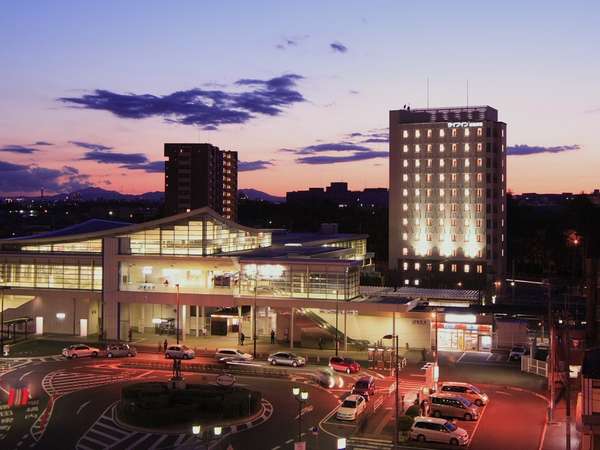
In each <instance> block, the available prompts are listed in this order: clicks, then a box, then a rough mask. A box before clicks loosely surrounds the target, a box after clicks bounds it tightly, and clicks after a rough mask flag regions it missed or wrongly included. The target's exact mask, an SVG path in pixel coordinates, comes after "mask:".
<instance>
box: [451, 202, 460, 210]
mask: <svg viewBox="0 0 600 450" xmlns="http://www.w3.org/2000/svg"><path fill="white" fill-rule="evenodd" d="M457 208H458V205H457V204H456V203H452V205H451V206H450V211H452V212H456V209H457Z"/></svg>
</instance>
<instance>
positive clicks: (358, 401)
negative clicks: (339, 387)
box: [335, 395, 367, 420]
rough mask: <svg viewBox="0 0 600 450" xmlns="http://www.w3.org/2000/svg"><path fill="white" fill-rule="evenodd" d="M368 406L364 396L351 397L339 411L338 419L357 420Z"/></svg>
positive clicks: (343, 403) (347, 398)
mask: <svg viewBox="0 0 600 450" xmlns="http://www.w3.org/2000/svg"><path fill="white" fill-rule="evenodd" d="M366 406H367V401H366V400H365V398H364V397H363V396H362V395H349V396H348V397H346V399H345V400H344V401H343V402H342V404H341V405H340V407H339V408H338V410H337V413H336V415H335V416H336V417H337V418H338V419H339V420H355V419H356V418H358V416H360V415H361V414H362V413H363V412H364V411H365V408H366Z"/></svg>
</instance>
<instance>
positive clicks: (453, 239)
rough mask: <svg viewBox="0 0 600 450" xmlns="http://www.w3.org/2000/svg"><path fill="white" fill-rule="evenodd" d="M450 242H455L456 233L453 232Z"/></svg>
mask: <svg viewBox="0 0 600 450" xmlns="http://www.w3.org/2000/svg"><path fill="white" fill-rule="evenodd" d="M452 242H456V235H455V234H453V235H452Z"/></svg>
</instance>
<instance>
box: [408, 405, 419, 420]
mask: <svg viewBox="0 0 600 450" xmlns="http://www.w3.org/2000/svg"><path fill="white" fill-rule="evenodd" d="M404 414H406V415H407V416H409V417H412V418H413V419H414V418H415V417H417V416H420V415H421V408H419V407H418V406H417V405H411V406H409V407H408V409H407V410H406V412H405V413H404Z"/></svg>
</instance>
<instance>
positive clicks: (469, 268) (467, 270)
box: [465, 264, 471, 273]
mask: <svg viewBox="0 0 600 450" xmlns="http://www.w3.org/2000/svg"><path fill="white" fill-rule="evenodd" d="M470 271H471V266H470V265H468V264H465V273H469V272H470Z"/></svg>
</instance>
